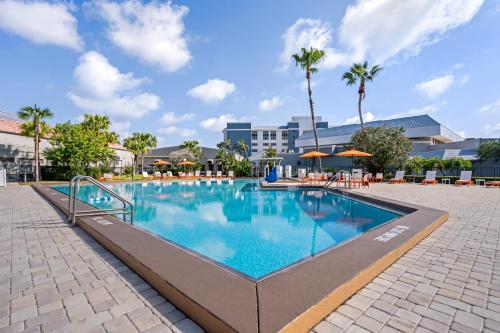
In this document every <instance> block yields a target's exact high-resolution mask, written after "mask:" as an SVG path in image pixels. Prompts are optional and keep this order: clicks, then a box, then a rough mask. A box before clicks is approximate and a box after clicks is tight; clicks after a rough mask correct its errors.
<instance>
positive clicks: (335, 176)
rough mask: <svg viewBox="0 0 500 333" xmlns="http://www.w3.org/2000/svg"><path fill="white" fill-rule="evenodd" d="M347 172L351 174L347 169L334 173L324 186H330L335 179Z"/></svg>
mask: <svg viewBox="0 0 500 333" xmlns="http://www.w3.org/2000/svg"><path fill="white" fill-rule="evenodd" d="M345 174H349V171H345V170H340V171H338V172H337V173H336V174H334V175H333V176H332V177H330V178H329V179H328V180H327V181H326V182H325V184H323V188H328V187H329V186H330V185H332V184H333V182H334V181H336V180H337V179H339V177H342V176H344V175H345Z"/></svg>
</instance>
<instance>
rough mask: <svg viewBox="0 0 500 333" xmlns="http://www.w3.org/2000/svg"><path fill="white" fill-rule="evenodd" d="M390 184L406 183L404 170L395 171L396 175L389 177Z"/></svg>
mask: <svg viewBox="0 0 500 333" xmlns="http://www.w3.org/2000/svg"><path fill="white" fill-rule="evenodd" d="M389 183H390V184H404V183H406V179H405V172H404V171H396V175H395V176H394V178H392V179H389Z"/></svg>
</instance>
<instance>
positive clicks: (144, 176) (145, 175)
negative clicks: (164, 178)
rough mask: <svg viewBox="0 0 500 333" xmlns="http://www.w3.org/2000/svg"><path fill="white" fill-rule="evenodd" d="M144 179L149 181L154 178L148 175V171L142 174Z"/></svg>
mask: <svg viewBox="0 0 500 333" xmlns="http://www.w3.org/2000/svg"><path fill="white" fill-rule="evenodd" d="M142 178H146V179H149V178H152V177H151V176H150V175H149V174H148V173H147V171H143V172H142Z"/></svg>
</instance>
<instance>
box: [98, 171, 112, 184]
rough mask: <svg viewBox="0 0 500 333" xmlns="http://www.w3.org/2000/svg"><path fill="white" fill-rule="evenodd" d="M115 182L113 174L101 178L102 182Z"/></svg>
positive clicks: (106, 174)
mask: <svg viewBox="0 0 500 333" xmlns="http://www.w3.org/2000/svg"><path fill="white" fill-rule="evenodd" d="M112 180H113V174H112V173H105V174H103V175H102V176H101V177H99V181H100V182H109V181H112Z"/></svg>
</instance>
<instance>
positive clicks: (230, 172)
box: [227, 171, 234, 179]
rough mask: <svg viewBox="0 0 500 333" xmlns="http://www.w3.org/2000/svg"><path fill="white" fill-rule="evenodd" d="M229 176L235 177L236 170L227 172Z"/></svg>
mask: <svg viewBox="0 0 500 333" xmlns="http://www.w3.org/2000/svg"><path fill="white" fill-rule="evenodd" d="M227 177H228V178H231V179H233V178H234V171H229V172H228V173H227Z"/></svg>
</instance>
